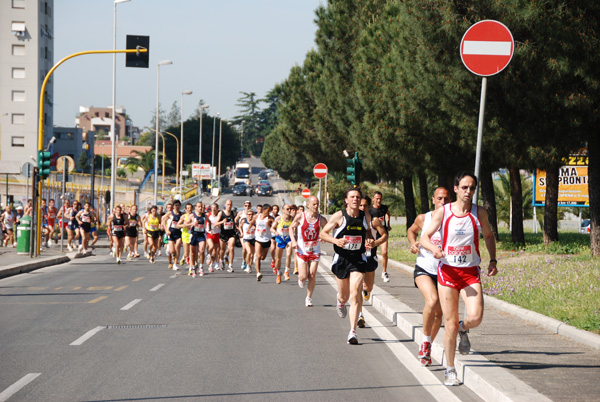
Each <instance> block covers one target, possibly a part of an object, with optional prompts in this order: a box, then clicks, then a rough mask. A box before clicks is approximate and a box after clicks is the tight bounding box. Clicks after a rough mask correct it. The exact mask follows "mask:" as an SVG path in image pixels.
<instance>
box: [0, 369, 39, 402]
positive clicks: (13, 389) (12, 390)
mask: <svg viewBox="0 0 600 402" xmlns="http://www.w3.org/2000/svg"><path fill="white" fill-rule="evenodd" d="M41 374H42V373H29V374H27V375H26V376H24V377H23V378H21V379H20V380H19V381H17V382H16V383H14V384H13V385H11V386H10V387H8V388H6V389H5V390H4V391H2V393H0V402H4V401H6V400H8V398H10V397H11V396H13V395H14V394H16V393H17V392H19V390H21V389H22V388H23V387H25V386H26V385H27V384H29V383H30V382H31V381H33V380H35V379H36V378H38V376H39V375H41Z"/></svg>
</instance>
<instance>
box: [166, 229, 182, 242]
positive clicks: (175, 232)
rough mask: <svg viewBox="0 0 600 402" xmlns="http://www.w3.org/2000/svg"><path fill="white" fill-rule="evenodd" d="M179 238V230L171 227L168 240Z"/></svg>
mask: <svg viewBox="0 0 600 402" xmlns="http://www.w3.org/2000/svg"><path fill="white" fill-rule="evenodd" d="M179 239H181V230H175V229H171V235H170V236H169V241H177V240H179Z"/></svg>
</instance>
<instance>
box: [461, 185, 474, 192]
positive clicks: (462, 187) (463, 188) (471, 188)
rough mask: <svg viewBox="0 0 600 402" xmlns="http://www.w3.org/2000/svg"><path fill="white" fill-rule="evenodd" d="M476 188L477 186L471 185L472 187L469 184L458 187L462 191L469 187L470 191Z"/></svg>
mask: <svg viewBox="0 0 600 402" xmlns="http://www.w3.org/2000/svg"><path fill="white" fill-rule="evenodd" d="M476 188H477V187H476V186H472V187H469V186H460V189H461V190H463V191H467V190H469V189H470V190H471V191H475V189H476Z"/></svg>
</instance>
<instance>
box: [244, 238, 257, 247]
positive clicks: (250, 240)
mask: <svg viewBox="0 0 600 402" xmlns="http://www.w3.org/2000/svg"><path fill="white" fill-rule="evenodd" d="M254 242H255V239H244V243H250V245H251V246H252V247H254Z"/></svg>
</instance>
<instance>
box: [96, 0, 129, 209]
mask: <svg viewBox="0 0 600 402" xmlns="http://www.w3.org/2000/svg"><path fill="white" fill-rule="evenodd" d="M129 1H131V0H115V1H114V13H113V14H114V15H113V51H114V50H117V4H120V3H127V2H129ZM112 76H113V80H112V121H111V123H110V130H111V131H110V132H111V134H112V159H111V167H110V194H111V195H112V197H110V210H111V211H112V210H113V209H114V206H115V198H117V197H116V194H115V190H116V185H117V135H116V131H115V120H116V116H115V105H116V104H117V54H116V53H113V74H112ZM102 175H103V177H104V172H102Z"/></svg>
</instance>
